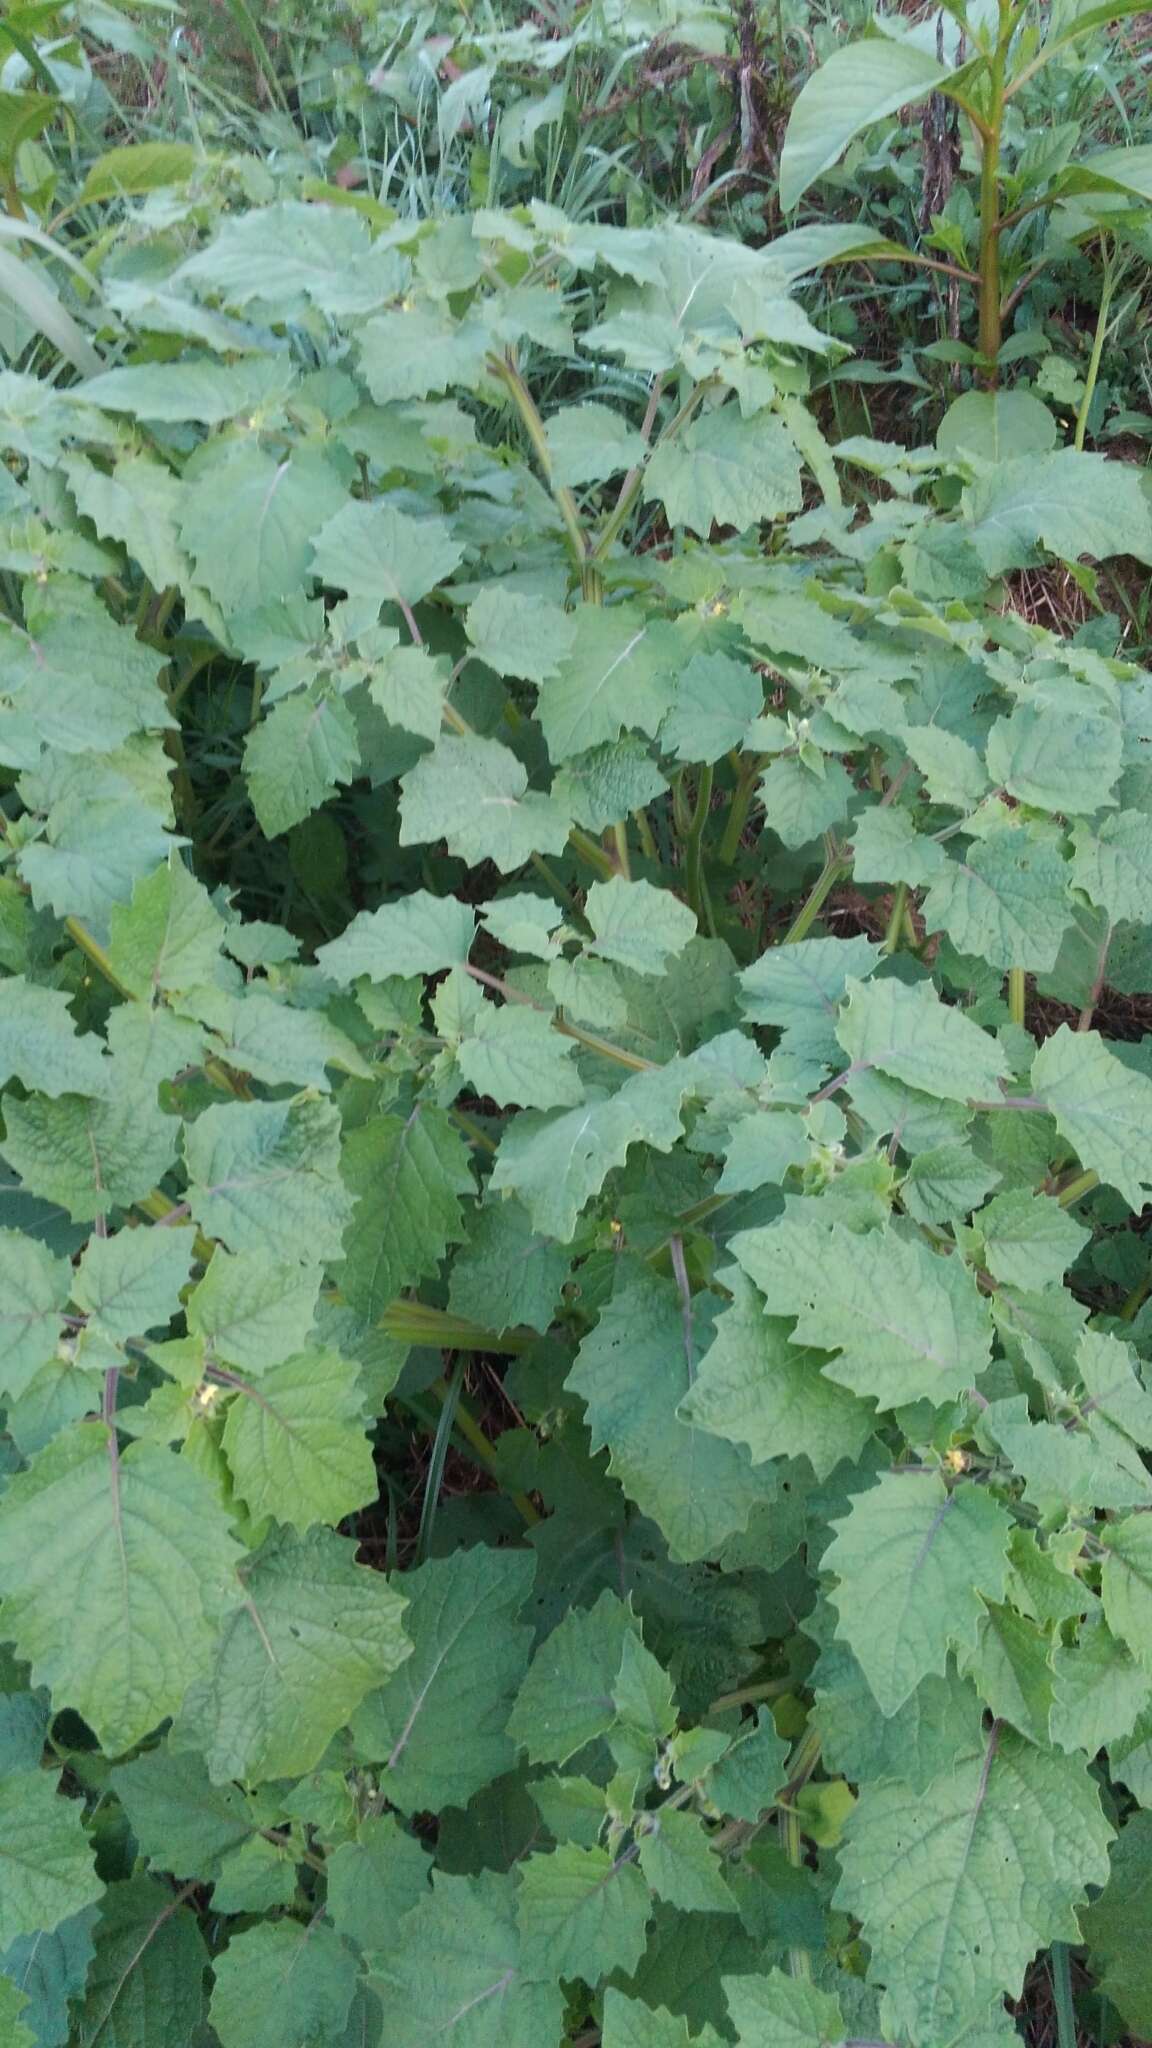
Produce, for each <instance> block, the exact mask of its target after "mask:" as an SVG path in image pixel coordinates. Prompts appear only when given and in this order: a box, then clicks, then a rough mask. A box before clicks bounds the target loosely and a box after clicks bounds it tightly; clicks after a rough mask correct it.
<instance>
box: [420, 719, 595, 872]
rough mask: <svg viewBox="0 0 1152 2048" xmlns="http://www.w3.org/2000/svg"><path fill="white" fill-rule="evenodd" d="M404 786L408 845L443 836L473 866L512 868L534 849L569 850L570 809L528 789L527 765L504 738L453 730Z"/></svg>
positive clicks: (510, 870)
mask: <svg viewBox="0 0 1152 2048" xmlns="http://www.w3.org/2000/svg"><path fill="white" fill-rule="evenodd" d="M401 788H402V791H403V795H402V797H401V804H400V819H401V823H400V843H401V845H402V846H422V845H426V844H429V843H438V842H439V841H441V840H443V842H444V844H445V845H446V846H447V848H448V851H449V853H454V854H456V855H458V856H459V858H460V859H461V860H463V861H467V863H468V865H469V866H470V867H474V866H476V865H477V863H478V862H480V861H483V860H491V861H494V862H495V864H496V866H497V867H498V868H499V870H500V872H501V874H505V875H506V874H512V873H514V871H515V870H516V869H517V868H522V867H523V866H524V864H525V862H526V861H528V860H530V859H531V857H532V855H533V853H561V852H563V850H564V847H565V845H566V843H567V839H568V819H567V817H566V816H565V814H564V812H563V810H562V809H561V808H560V806H559V805H558V804H557V803H555V802H554V801H553V799H552V798H551V797H548V796H542V795H541V794H540V792H539V791H538V790H534V789H533V790H530V789H529V788H528V771H527V769H526V768H525V767H524V766H523V765H522V763H521V762H520V761H518V760H517V758H516V756H515V754H513V753H512V752H511V750H510V749H509V748H508V747H505V746H502V745H501V744H500V741H499V740H486V739H481V738H480V737H479V736H478V735H477V734H471V735H469V737H468V738H466V739H458V738H457V737H456V736H455V735H454V734H448V735H447V736H446V737H444V738H443V739H441V740H439V741H438V743H437V745H436V746H435V747H434V748H433V750H432V752H431V753H430V754H425V755H424V757H423V759H422V760H420V761H417V763H416V766H415V767H414V768H410V769H409V771H408V773H407V775H406V776H405V777H404V780H403V783H402V785H401Z"/></svg>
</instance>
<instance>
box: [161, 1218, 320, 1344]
mask: <svg viewBox="0 0 1152 2048" xmlns="http://www.w3.org/2000/svg"><path fill="white" fill-rule="evenodd" d="M320 1277H321V1276H320V1269H319V1267H317V1266H287V1265H283V1264H281V1263H280V1262H279V1261H278V1260H276V1259H270V1258H268V1257H267V1256H266V1255H264V1254H261V1253H256V1252H226V1251H225V1250H224V1248H223V1246H222V1245H220V1246H218V1247H217V1249H216V1250H215V1252H214V1253H213V1254H212V1257H211V1259H210V1261H209V1264H208V1270H207V1272H206V1273H205V1275H204V1278H203V1279H202V1280H199V1281H197V1283H196V1286H195V1287H194V1288H193V1289H192V1292H191V1293H190V1295H189V1296H188V1301H187V1314H188V1328H189V1331H190V1332H191V1334H192V1335H193V1336H199V1337H202V1338H203V1339H204V1343H205V1347H206V1349H207V1350H208V1351H209V1352H210V1353H211V1354H212V1356H213V1357H214V1358H215V1359H216V1360H217V1361H218V1362H219V1363H220V1364H222V1365H231V1366H235V1367H236V1369H237V1370H238V1371H240V1372H243V1373H246V1374H247V1375H249V1376H250V1377H253V1376H255V1377H258V1376H259V1375H260V1374H261V1373H264V1372H267V1370H268V1368H269V1367H270V1366H274V1365H276V1364H277V1363H278V1362H279V1361H280V1360H281V1359H282V1358H290V1357H292V1356H293V1355H294V1354H295V1353H296V1352H298V1351H302V1350H303V1349H304V1346H305V1344H306V1343H307V1341H308V1334H309V1331H310V1330H311V1328H312V1322H313V1318H314V1316H315V1313H316V1301H317V1296H318V1294H319V1291H320Z"/></svg>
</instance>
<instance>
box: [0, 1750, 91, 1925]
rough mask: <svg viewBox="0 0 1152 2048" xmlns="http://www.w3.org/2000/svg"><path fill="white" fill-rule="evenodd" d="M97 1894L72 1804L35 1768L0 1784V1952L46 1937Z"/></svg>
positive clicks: (79, 1817) (79, 1812)
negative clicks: (38, 1936)
mask: <svg viewBox="0 0 1152 2048" xmlns="http://www.w3.org/2000/svg"><path fill="white" fill-rule="evenodd" d="M103 1889H104V1887H103V1884H102V1882H101V1880H100V1879H99V1878H98V1877H97V1875H96V1869H95V1861H94V1858H93V1854H92V1848H91V1844H90V1843H89V1841H88V1838H87V1836H86V1835H85V1833H84V1826H83V1811H82V1808H81V1807H80V1806H79V1805H78V1804H77V1802H76V1801H75V1800H73V1799H62V1798H61V1797H60V1796H59V1791H58V1787H57V1783H56V1780H55V1779H54V1778H52V1777H49V1776H48V1775H47V1774H46V1773H45V1772H43V1771H41V1770H40V1769H39V1768H33V1769H32V1770H23V1771H13V1772H11V1773H10V1774H8V1775H7V1776H5V1777H4V1778H3V1780H0V1947H2V1948H7V1947H8V1945H9V1943H10V1942H13V1941H15V1940H17V1939H18V1937H19V1936H21V1935H26V1934H35V1933H37V1932H38V1931H40V1930H44V1931H45V1932H47V1933H51V1931H52V1929H53V1928H55V1927H58V1926H59V1925H60V1922H61V1921H62V1920H66V1919H68V1918H69V1917H70V1915H72V1914H73V1913H80V1912H82V1911H83V1909H84V1907H85V1906H89V1905H91V1904H93V1902H94V1901H95V1900H96V1899H98V1898H99V1897H100V1895H101V1893H102V1892H103Z"/></svg>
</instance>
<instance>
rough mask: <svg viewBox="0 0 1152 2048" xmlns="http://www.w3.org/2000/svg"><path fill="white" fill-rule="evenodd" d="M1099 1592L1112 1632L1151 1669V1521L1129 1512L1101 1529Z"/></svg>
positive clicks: (1143, 1516)
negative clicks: (1124, 1516)
mask: <svg viewBox="0 0 1152 2048" xmlns="http://www.w3.org/2000/svg"><path fill="white" fill-rule="evenodd" d="M1101 1541H1102V1542H1103V1544H1104V1546H1105V1558H1104V1568H1103V1572H1102V1575H1101V1592H1102V1593H1103V1596H1104V1612H1105V1614H1106V1615H1107V1617H1108V1623H1109V1627H1110V1628H1111V1629H1112V1631H1113V1633H1114V1634H1115V1635H1117V1636H1119V1637H1120V1639H1121V1640H1122V1641H1123V1642H1125V1643H1127V1645H1128V1648H1129V1649H1130V1650H1131V1651H1132V1653H1133V1655H1134V1656H1135V1657H1137V1658H1138V1659H1139V1661H1140V1662H1141V1663H1142V1664H1143V1666H1144V1668H1145V1670H1146V1671H1149V1672H1152V1522H1150V1521H1149V1518H1148V1517H1147V1516H1145V1515H1130V1516H1128V1517H1127V1518H1126V1519H1125V1520H1124V1521H1121V1522H1112V1523H1110V1524H1109V1525H1108V1526H1107V1527H1106V1528H1104V1529H1102V1530H1101Z"/></svg>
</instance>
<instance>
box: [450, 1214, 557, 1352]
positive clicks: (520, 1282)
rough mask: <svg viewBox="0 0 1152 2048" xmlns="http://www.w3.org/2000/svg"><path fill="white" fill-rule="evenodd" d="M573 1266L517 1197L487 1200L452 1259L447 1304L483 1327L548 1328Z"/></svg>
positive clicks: (455, 1313)
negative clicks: (542, 1234)
mask: <svg viewBox="0 0 1152 2048" xmlns="http://www.w3.org/2000/svg"><path fill="white" fill-rule="evenodd" d="M570 1264H571V1253H570V1252H569V1251H568V1249H567V1248H566V1247H565V1246H564V1245H557V1244H553V1243H552V1242H551V1240H550V1239H549V1238H547V1237H543V1236H541V1234H540V1233H539V1232H538V1231H536V1230H534V1229H533V1228H532V1220H531V1218H530V1216H529V1215H528V1212H527V1210H526V1209H525V1208H524V1207H523V1205H522V1203H520V1202H518V1201H516V1199H515V1197H512V1198H511V1199H508V1200H504V1201H493V1202H487V1203H485V1205H484V1207H483V1208H482V1209H481V1210H480V1211H479V1213H478V1214H477V1216H476V1219H475V1221H474V1223H473V1225H472V1229H471V1231H470V1233H469V1238H468V1242H467V1244H466V1245H463V1246H462V1247H461V1249H460V1251H459V1252H458V1254H457V1256H456V1258H455V1259H454V1260H453V1262H452V1278H451V1282H450V1285H449V1293H448V1306H449V1308H450V1310H451V1311H452V1314H453V1315H457V1316H464V1317H465V1318H466V1319H467V1321H469V1322H472V1323H477V1324H478V1325H479V1326H480V1328H481V1329H482V1330H496V1331H502V1330H512V1329H517V1328H519V1327H520V1326H521V1325H522V1324H527V1325H528V1327H529V1328H530V1329H533V1330H546V1329H547V1328H548V1325H549V1323H550V1322H551V1320H552V1315H553V1311H554V1309H555V1307H556V1305H557V1303H558V1301H559V1299H560V1290H561V1288H562V1287H563V1285H564V1282H565V1280H566V1279H567V1277H568V1269H569V1266H570Z"/></svg>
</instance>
